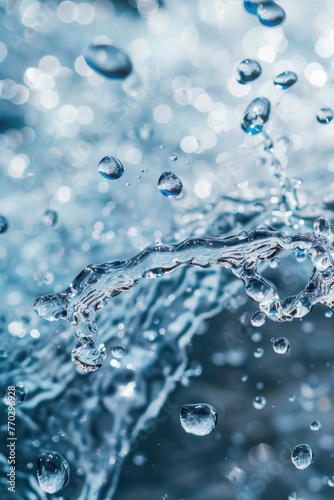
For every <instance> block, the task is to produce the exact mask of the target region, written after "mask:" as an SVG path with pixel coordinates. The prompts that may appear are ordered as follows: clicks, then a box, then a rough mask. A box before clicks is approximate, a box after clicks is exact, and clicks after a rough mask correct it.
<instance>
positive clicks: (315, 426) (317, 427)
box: [310, 420, 322, 431]
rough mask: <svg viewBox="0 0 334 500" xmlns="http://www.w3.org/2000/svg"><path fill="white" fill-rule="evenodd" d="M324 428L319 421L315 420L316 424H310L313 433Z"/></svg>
mask: <svg viewBox="0 0 334 500" xmlns="http://www.w3.org/2000/svg"><path fill="white" fill-rule="evenodd" d="M321 428H322V425H321V422H319V420H314V422H311V424H310V429H311V431H319V430H320V429H321Z"/></svg>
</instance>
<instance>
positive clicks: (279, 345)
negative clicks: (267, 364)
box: [273, 337, 290, 354]
mask: <svg viewBox="0 0 334 500" xmlns="http://www.w3.org/2000/svg"><path fill="white" fill-rule="evenodd" d="M273 349H274V351H275V352H276V353H277V354H286V353H287V352H288V350H289V349H290V342H289V341H288V339H287V338H285V337H279V338H278V339H276V340H275V342H274V343H273Z"/></svg>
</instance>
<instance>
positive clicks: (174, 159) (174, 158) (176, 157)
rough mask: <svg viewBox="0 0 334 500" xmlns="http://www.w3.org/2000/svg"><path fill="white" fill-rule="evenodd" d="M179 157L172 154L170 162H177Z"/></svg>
mask: <svg viewBox="0 0 334 500" xmlns="http://www.w3.org/2000/svg"><path fill="white" fill-rule="evenodd" d="M178 158H179V155H178V154H177V153H172V154H171V155H170V157H169V159H170V161H176V160H178Z"/></svg>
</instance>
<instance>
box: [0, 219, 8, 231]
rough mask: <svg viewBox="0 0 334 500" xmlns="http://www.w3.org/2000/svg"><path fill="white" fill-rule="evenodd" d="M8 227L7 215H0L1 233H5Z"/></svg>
mask: <svg viewBox="0 0 334 500" xmlns="http://www.w3.org/2000/svg"><path fill="white" fill-rule="evenodd" d="M7 229H8V221H7V219H6V217H4V216H3V215H0V234H2V233H5V232H6V231H7Z"/></svg>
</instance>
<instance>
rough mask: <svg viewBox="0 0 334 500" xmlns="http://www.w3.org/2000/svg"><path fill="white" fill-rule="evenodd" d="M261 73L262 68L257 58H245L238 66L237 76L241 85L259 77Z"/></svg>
mask: <svg viewBox="0 0 334 500" xmlns="http://www.w3.org/2000/svg"><path fill="white" fill-rule="evenodd" d="M261 73H262V68H261V66H260V64H259V63H258V62H257V61H255V59H244V60H243V61H241V62H240V63H239V64H238V66H237V69H236V72H235V78H236V80H237V82H238V83H240V84H241V85H246V84H247V83H250V82H253V81H254V80H256V79H257V78H259V76H260V75H261Z"/></svg>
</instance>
